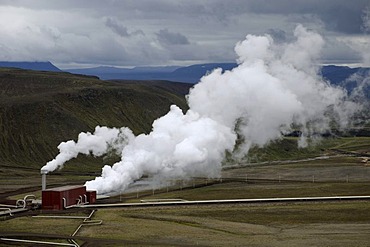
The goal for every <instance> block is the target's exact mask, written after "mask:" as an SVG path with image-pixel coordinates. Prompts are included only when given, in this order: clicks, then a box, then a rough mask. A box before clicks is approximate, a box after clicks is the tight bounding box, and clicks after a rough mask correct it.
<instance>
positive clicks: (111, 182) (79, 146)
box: [42, 25, 359, 194]
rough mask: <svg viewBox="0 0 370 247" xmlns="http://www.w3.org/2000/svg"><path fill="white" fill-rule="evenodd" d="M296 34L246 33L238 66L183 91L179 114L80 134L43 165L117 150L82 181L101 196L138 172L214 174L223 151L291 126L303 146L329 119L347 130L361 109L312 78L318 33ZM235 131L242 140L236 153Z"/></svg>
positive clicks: (244, 149) (243, 148)
mask: <svg viewBox="0 0 370 247" xmlns="http://www.w3.org/2000/svg"><path fill="white" fill-rule="evenodd" d="M294 34H295V36H296V41H295V42H293V43H290V44H284V45H281V44H280V45H276V44H274V42H273V40H272V38H271V37H270V36H268V35H266V36H254V35H248V36H247V37H246V39H245V40H244V41H242V42H239V43H238V44H237V45H236V47H235V51H236V53H237V55H238V56H239V58H238V63H239V66H238V67H236V68H234V69H233V70H231V71H225V72H222V70H221V69H216V70H214V71H213V72H211V73H210V74H208V75H206V76H204V77H203V78H202V79H201V81H200V82H199V83H198V84H196V85H195V86H194V88H192V90H191V91H190V93H189V95H188V96H187V101H188V104H189V107H190V109H189V110H188V111H187V112H186V113H185V114H184V113H183V112H182V111H181V109H179V108H178V107H177V106H171V109H170V111H169V112H168V113H167V114H166V115H165V116H163V117H161V118H159V119H157V120H155V121H154V123H153V129H152V132H150V133H149V134H147V135H146V134H141V135H139V136H134V135H133V134H132V132H131V131H130V130H129V129H127V128H121V129H108V128H106V127H97V128H96V130H95V132H94V134H90V133H81V134H80V135H79V138H78V141H77V142H74V141H68V142H63V143H61V144H60V145H59V147H58V148H59V150H60V153H59V154H58V156H57V157H56V158H55V159H54V160H52V161H50V162H48V163H47V164H46V165H45V166H44V167H43V168H42V170H47V171H53V170H55V169H56V168H58V167H61V166H62V165H63V164H64V163H65V162H66V161H68V160H69V159H72V158H74V157H77V155H78V153H83V154H89V153H92V154H93V155H95V156H100V155H103V154H106V153H107V152H109V151H110V150H112V149H113V150H116V151H118V152H120V153H121V157H122V159H121V161H119V162H117V163H116V164H114V165H112V166H108V165H106V166H104V167H103V170H102V174H101V176H100V177H97V178H95V180H92V181H88V182H86V186H87V187H88V189H95V190H97V191H98V193H100V194H102V193H109V192H113V191H120V190H124V189H126V188H127V187H128V186H129V184H131V183H133V182H134V181H135V180H137V179H140V178H141V177H142V176H143V175H148V176H150V177H153V178H155V179H157V180H161V179H164V178H165V179H169V178H173V179H176V178H182V179H184V178H189V177H192V176H206V177H218V176H219V175H220V171H221V164H222V162H223V161H224V159H225V154H226V151H229V152H233V154H234V155H235V156H238V157H243V156H245V155H246V154H248V151H249V148H250V147H251V146H253V145H259V146H263V145H265V144H268V143H269V142H270V141H272V140H275V139H278V138H281V137H282V133H285V132H288V131H291V130H292V127H294V128H299V129H300V130H301V131H302V137H301V140H300V141H299V145H301V146H306V145H307V142H306V138H307V137H308V136H311V135H313V134H314V133H321V132H325V131H327V130H329V129H330V128H329V126H330V124H331V121H333V119H334V120H335V121H336V124H337V125H338V126H339V127H342V128H344V127H346V126H347V125H348V124H349V123H350V117H351V116H352V115H353V114H354V113H355V112H356V111H357V110H358V109H359V106H358V105H357V104H355V103H353V102H351V101H348V100H347V99H346V97H347V96H346V92H345V91H343V90H342V89H340V88H336V87H332V86H330V85H329V84H328V83H326V82H325V81H323V80H322V78H320V77H319V76H318V75H317V74H318V72H319V71H318V70H317V67H316V66H315V64H316V63H317V59H318V58H319V55H320V50H321V47H322V46H323V43H324V42H323V39H322V37H321V36H320V35H318V34H317V33H314V32H311V31H308V30H306V29H305V28H304V27H302V26H301V25H298V26H297V28H296V29H295V32H294ZM238 136H239V137H240V138H241V139H242V140H243V143H242V144H241V145H238V147H237V150H234V149H236V148H235V144H236V141H237V138H238Z"/></svg>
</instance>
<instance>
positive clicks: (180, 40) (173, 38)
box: [156, 29, 190, 45]
mask: <svg viewBox="0 0 370 247" xmlns="http://www.w3.org/2000/svg"><path fill="white" fill-rule="evenodd" d="M156 35H157V38H158V40H159V42H160V43H162V44H165V45H188V44H190V42H189V40H188V38H186V37H185V36H184V35H182V34H181V33H174V32H170V31H168V29H161V30H159V32H158V33H156Z"/></svg>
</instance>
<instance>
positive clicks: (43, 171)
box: [41, 170, 48, 190]
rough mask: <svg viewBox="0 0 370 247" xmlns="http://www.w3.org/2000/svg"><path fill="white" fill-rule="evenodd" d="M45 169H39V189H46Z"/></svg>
mask: <svg viewBox="0 0 370 247" xmlns="http://www.w3.org/2000/svg"><path fill="white" fill-rule="evenodd" d="M47 173H48V171H47V170H41V189H42V190H46V174H47Z"/></svg>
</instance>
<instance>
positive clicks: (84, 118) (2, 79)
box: [0, 68, 190, 167]
mask: <svg viewBox="0 0 370 247" xmlns="http://www.w3.org/2000/svg"><path fill="white" fill-rule="evenodd" d="M189 88H190V85H187V84H181V83H179V84H176V83H175V84H174V83H169V82H148V83H144V82H135V81H131V82H109V81H101V80H99V79H98V78H96V77H92V76H77V75H72V74H69V73H54V72H39V71H30V70H21V69H6V68H1V69H0V130H1V131H0V164H7V165H12V164H17V165H20V164H21V165H22V166H31V167H41V166H42V165H43V164H45V162H47V161H49V160H51V159H52V158H54V156H55V155H56V154H57V152H58V150H57V148H56V147H57V146H58V144H59V143H60V142H61V141H66V140H70V139H76V138H77V135H78V133H80V132H82V131H83V132H86V131H90V132H92V131H93V130H94V128H95V126H97V125H102V126H109V127H123V126H127V127H130V128H131V129H132V130H133V131H134V132H135V133H142V132H149V131H150V129H151V123H152V122H153V120H154V119H156V118H158V117H159V116H162V115H163V114H165V113H167V111H168V109H169V106H170V105H171V104H176V105H178V106H179V107H181V108H183V109H186V107H187V106H186V103H185V98H184V93H185V92H186V91H187V90H188V89H189Z"/></svg>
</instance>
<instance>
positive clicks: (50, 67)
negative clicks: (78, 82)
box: [0, 61, 61, 72]
mask: <svg viewBox="0 0 370 247" xmlns="http://www.w3.org/2000/svg"><path fill="white" fill-rule="evenodd" d="M0 67H7V68H18V69H29V70H38V71H51V72H61V70H60V69H59V68H57V67H56V66H55V65H54V64H52V63H51V62H5V61H3V62H1V61H0Z"/></svg>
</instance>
